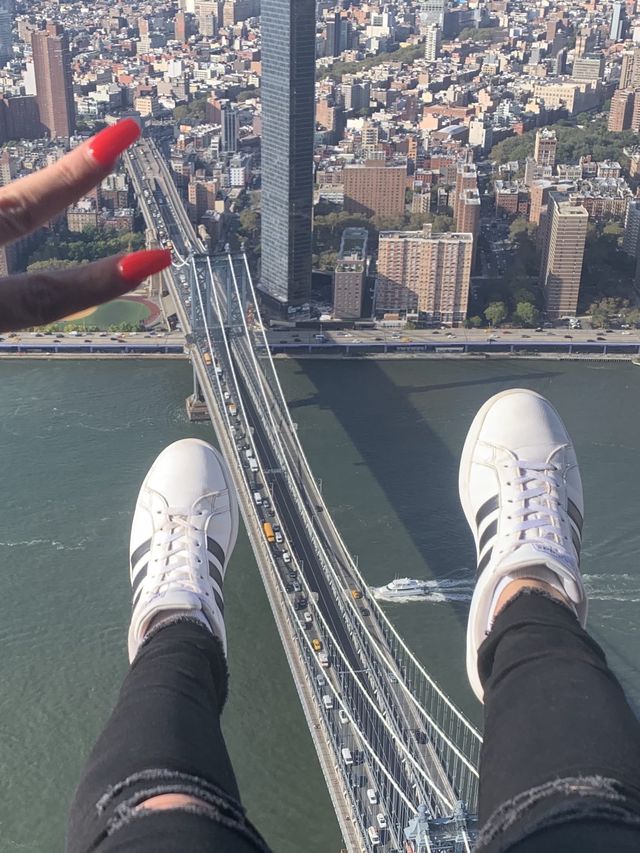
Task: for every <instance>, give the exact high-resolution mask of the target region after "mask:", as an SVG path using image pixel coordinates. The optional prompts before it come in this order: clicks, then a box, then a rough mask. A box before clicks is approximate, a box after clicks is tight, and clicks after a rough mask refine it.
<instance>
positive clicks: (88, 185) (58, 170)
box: [0, 119, 140, 244]
mask: <svg viewBox="0 0 640 853" xmlns="http://www.w3.org/2000/svg"><path fill="white" fill-rule="evenodd" d="M139 133H140V131H139V128H138V126H137V124H136V123H135V122H134V121H133V119H124V120H123V121H121V122H118V123H117V124H116V125H114V126H112V127H109V128H107V129H106V130H103V131H101V132H100V133H98V134H97V135H96V136H94V137H92V138H91V139H89V140H88V141H87V142H83V143H82V145H79V146H78V147H77V148H74V149H73V151H70V152H69V153H68V154H65V156H64V157H61V158H60V159H59V160H58V161H57V162H56V163H54V164H53V165H51V166H47V168H46V169H40V171H38V172H34V173H33V174H31V175H27V176H26V177H24V178H20V179H19V180H17V181H13V182H12V183H10V184H9V185H8V186H6V187H3V188H2V189H0V244H4V243H10V242H11V241H13V240H17V239H18V238H19V237H23V236H24V235H25V234H29V233H30V232H31V231H35V229H36V228H39V227H40V226H41V225H45V224H46V223H47V222H48V221H49V220H50V219H51V218H52V217H53V216H54V215H55V214H56V213H59V212H60V211H62V210H64V209H65V208H66V207H68V206H69V205H70V204H72V203H73V202H74V201H77V200H78V199H79V198H81V197H82V196H83V195H84V194H85V193H87V192H89V190H91V189H93V187H95V185H96V184H98V183H99V182H100V181H101V180H102V179H103V178H104V177H106V176H107V175H108V174H109V172H110V171H111V170H112V168H113V166H114V165H115V163H116V161H117V158H118V156H119V154H121V153H122V151H123V150H124V149H125V148H127V147H128V146H129V145H130V144H131V143H132V142H134V141H135V139H137V137H138V136H139Z"/></svg>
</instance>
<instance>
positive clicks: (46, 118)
mask: <svg viewBox="0 0 640 853" xmlns="http://www.w3.org/2000/svg"><path fill="white" fill-rule="evenodd" d="M31 50H32V53H33V67H34V71H35V77H36V94H37V100H38V107H39V108H40V120H41V121H42V124H43V125H44V126H45V127H46V128H47V130H48V131H49V136H50V137H51V138H52V139H53V138H54V137H57V136H64V137H69V136H71V135H72V134H73V133H74V132H75V127H76V113H75V104H74V102H73V83H72V77H71V56H70V54H69V42H68V39H67V36H66V34H65V32H64V29H63V28H62V26H61V25H60V24H56V23H53V22H52V21H49V22H48V23H47V28H46V29H45V30H37V31H35V32H33V33H32V34H31Z"/></svg>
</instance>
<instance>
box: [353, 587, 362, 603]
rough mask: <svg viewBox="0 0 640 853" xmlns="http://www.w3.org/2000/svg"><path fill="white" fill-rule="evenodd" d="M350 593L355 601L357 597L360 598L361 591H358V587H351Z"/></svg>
mask: <svg viewBox="0 0 640 853" xmlns="http://www.w3.org/2000/svg"><path fill="white" fill-rule="evenodd" d="M351 595H352V596H353V597H354V598H355V599H356V601H357V600H358V599H359V598H362V593H361V592H360V590H359V589H352V590H351Z"/></svg>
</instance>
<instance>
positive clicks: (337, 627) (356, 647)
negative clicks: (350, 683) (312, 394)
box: [129, 146, 455, 849]
mask: <svg viewBox="0 0 640 853" xmlns="http://www.w3.org/2000/svg"><path fill="white" fill-rule="evenodd" d="M140 147H141V146H140ZM132 160H133V161H134V162H133V163H131V162H130V163H129V166H130V168H131V169H132V171H133V172H134V173H135V176H136V178H137V181H138V183H139V185H140V186H141V187H144V186H154V189H155V193H153V192H151V191H149V194H148V195H147V194H143V198H144V201H143V203H142V207H143V212H144V213H145V219H146V220H147V224H148V225H149V226H150V227H153V226H154V225H155V227H156V231H159V230H160V226H161V224H164V230H165V231H166V232H167V233H169V234H170V235H171V238H172V240H173V242H174V245H175V246H176V249H178V251H182V252H183V253H185V254H186V252H187V250H188V249H189V248H195V249H196V250H201V248H202V246H201V244H200V241H199V240H198V239H197V237H196V235H195V233H194V231H193V228H192V226H191V224H190V223H189V222H188V219H187V217H186V214H185V213H184V207H183V206H182V203H181V201H180V199H179V197H178V196H177V192H176V190H175V187H174V185H173V182H172V181H170V179H169V181H167V180H166V176H163V174H162V172H163V169H162V166H160V165H159V163H158V161H157V160H156V159H155V157H154V156H153V155H152V153H149V152H148V151H147V153H146V154H143V153H142V151H138V152H136V156H135V157H133V158H132ZM136 160H137V162H135V161H136ZM149 182H151V183H149ZM145 196H146V198H145ZM199 244H200V245H199ZM172 284H173V286H172V287H171V290H172V291H174V297H175V298H176V301H177V302H181V303H182V307H183V309H186V308H187V307H190V313H191V322H194V323H200V322H201V321H202V319H203V318H202V317H201V316H199V314H201V312H200V309H199V308H197V306H195V304H193V303H192V304H191V305H190V306H188V305H187V303H188V300H189V297H187V296H186V288H184V289H183V291H182V292H181V291H180V287H179V286H178V285H177V283H176V282H175V281H173V283H172ZM194 302H195V300H194ZM179 313H180V314H181V315H183V322H184V319H185V318H186V316H187V314H186V310H183V311H180V312H179ZM184 330H185V332H190V331H191V330H190V329H189V325H188V324H187V325H185V326H184ZM195 342H196V343H197V344H199V345H200V347H201V348H202V351H203V352H206V351H208V342H207V341H205V340H203V339H202V338H201V337H200V338H199V339H198V336H196V341H195ZM243 346H247V347H248V346H250V341H248V340H247V336H245V338H244V340H241V339H238V338H236V339H234V340H233V347H232V348H231V347H230V348H229V353H231V352H232V350H235V351H236V353H239V354H238V355H235V356H232V359H233V360H234V361H235V364H233V365H232V364H226V360H227V358H226V354H225V352H224V348H223V347H220V348H217V349H216V358H217V359H218V360H219V362H220V363H221V364H222V363H224V364H225V367H226V368H227V371H228V373H229V374H232V373H235V375H236V377H237V378H238V388H237V394H238V396H239V397H241V398H242V400H243V403H244V407H245V410H246V413H247V417H248V421H249V424H250V426H251V429H252V437H253V441H254V444H255V447H256V450H257V452H258V454H259V457H260V459H261V462H262V468H263V469H264V470H266V471H278V470H279V469H281V466H282V459H280V458H278V456H277V454H276V452H275V450H274V441H273V438H272V437H271V436H270V435H269V434H268V430H267V427H266V421H265V418H264V413H263V412H261V411H259V410H258V408H257V405H256V402H255V400H254V394H255V388H254V394H252V393H251V389H250V387H249V384H248V381H247V369H248V367H247V363H246V353H245V355H244V356H243V355H241V353H242V349H243ZM208 372H209V373H212V372H213V371H212V370H211V368H209V369H208ZM212 379H213V377H212ZM212 384H213V387H215V384H214V383H212ZM251 384H255V379H254V381H253V382H252V383H251ZM222 405H224V403H222ZM284 433H285V434H286V430H285V431H284ZM289 450H290V452H291V448H290V449H289ZM268 476H269V480H270V482H269V485H270V486H271V489H272V491H271V494H272V498H273V504H274V508H277V513H278V517H279V519H281V521H282V526H283V528H284V530H286V533H287V537H288V540H289V542H290V544H291V548H292V551H293V553H294V554H295V555H296V557H297V559H298V560H299V561H300V563H301V565H302V568H303V576H304V579H305V581H306V583H307V584H308V585H309V588H310V590H311V591H312V593H313V594H314V599H315V601H316V606H317V607H318V609H319V611H320V612H321V614H322V616H323V617H324V619H325V620H326V624H327V626H328V628H329V630H330V632H331V634H332V635H333V640H334V641H335V642H336V643H337V645H338V646H339V647H340V648H341V649H342V651H343V654H344V655H345V658H346V661H347V662H348V664H349V666H350V668H351V669H352V670H354V671H355V672H356V673H357V675H356V678H357V681H358V689H359V690H361V691H362V692H363V693H366V694H367V695H368V696H369V697H371V698H372V699H373V701H374V702H376V704H378V705H379V706H380V707H381V708H382V709H383V713H384V714H385V716H387V717H388V718H389V717H396V718H397V717H398V716H401V717H404V721H403V722H404V724H403V726H402V729H403V731H399V730H398V729H397V725H394V726H393V728H394V730H395V732H396V736H392V735H390V734H389V732H388V731H387V728H386V727H385V726H384V725H382V724H381V723H380V720H379V718H377V717H375V716H374V715H372V714H370V713H369V714H366V715H365V716H364V718H363V719H361V720H360V721H359V722H360V723H361V725H363V727H364V734H365V736H366V738H367V740H368V741H369V743H370V744H371V745H372V746H373V747H374V749H375V752H376V754H377V755H380V756H384V758H385V767H386V769H387V772H388V773H389V774H390V776H391V777H392V779H393V782H394V783H395V785H396V786H397V787H398V788H399V789H400V790H402V791H404V792H405V793H406V794H407V795H413V796H414V797H415V793H413V792H412V789H416V788H417V789H420V788H422V787H423V784H421V785H418V783H417V782H416V776H415V774H414V773H412V772H411V771H410V770H409V772H408V771H407V768H406V761H405V760H404V758H403V756H402V752H400V751H398V749H397V740H401V741H405V742H406V741H407V740H408V734H409V732H408V730H407V727H408V726H410V725H411V724H413V725H418V726H420V725H421V720H420V718H416V717H415V716H413V709H412V708H411V706H410V705H408V704H407V703H406V701H405V700H404V697H400V696H395V695H393V693H394V689H393V688H390V686H389V682H388V678H387V675H388V672H389V671H393V668H394V666H395V665H394V663H393V657H392V656H391V655H390V653H389V652H387V653H386V654H381V649H380V648H365V649H364V652H365V653H364V654H363V647H366V645H367V643H368V638H367V637H366V636H364V635H363V633H362V628H361V626H357V625H356V626H354V624H353V623H351V622H350V621H349V620H347V621H345V617H346V615H347V614H346V610H345V607H344V602H342V603H341V604H340V603H339V602H340V593H338V591H337V590H336V589H335V588H332V586H333V584H332V582H331V581H330V580H329V578H328V577H327V574H326V570H325V567H324V566H323V565H322V562H321V561H320V559H319V557H318V553H317V544H316V543H315V542H314V541H313V535H312V534H311V533H310V532H309V530H308V529H307V527H306V525H305V524H304V522H303V521H301V518H300V510H299V508H298V505H297V504H296V502H295V500H294V498H293V495H292V492H291V490H290V485H289V484H288V483H287V481H286V478H285V477H284V476H282V474H271V475H268ZM298 485H299V487H300V491H301V492H302V494H305V495H306V503H307V506H308V507H309V508H311V509H312V514H313V516H314V523H316V524H318V527H319V528H321V529H322V538H323V539H324V540H325V543H326V544H327V545H328V546H329V548H330V553H331V554H332V555H333V556H334V557H336V556H337V554H338V553H339V551H340V548H341V545H342V543H341V542H335V541H332V533H333V531H332V528H331V526H330V525H329V524H327V522H326V517H325V516H323V515H321V514H320V513H318V512H317V510H316V509H315V504H314V498H313V496H312V497H311V498H310V499H309V497H308V495H307V493H306V490H305V489H304V483H303V482H302V478H301V481H300V482H299V484H298ZM314 485H315V483H314ZM334 529H335V528H334ZM337 563H338V566H339V569H340V571H341V573H342V575H343V578H344V582H345V584H346V586H347V587H348V586H349V585H352V586H353V585H354V584H355V581H354V579H353V578H352V577H350V576H349V573H348V569H347V568H346V565H345V564H344V563H342V562H341V561H340V560H337ZM342 592H343V593H345V594H346V595H347V596H348V594H349V592H348V589H347V590H343V591H342ZM369 621H371V620H369ZM371 624H373V623H371ZM358 628H359V629H360V630H359V631H358ZM356 635H358V636H357V639H356ZM376 645H377V643H376ZM362 657H365V659H366V660H365V661H364V663H369V664H371V661H374V662H375V661H377V662H378V664H381V666H380V665H378V666H375V664H374V665H373V666H372V665H369V666H364V665H363V659H362ZM333 662H334V665H335V663H336V659H335V657H334V661H333ZM338 663H339V662H338ZM339 665H341V664H339ZM343 686H344V685H343ZM346 698H347V699H348V698H349V697H346ZM390 703H396V705H397V707H396V709H395V713H394V709H393V708H392V707H391V706H390ZM398 708H400V709H402V714H400V715H398ZM361 710H362V709H361ZM388 712H391V713H388ZM408 716H413V719H411V720H409V719H408ZM388 722H393V721H392V720H389V719H388ZM414 746H415V744H414ZM365 757H366V756H365ZM434 757H435V753H433V752H432V754H431V759H432V760H431V761H429V762H428V763H429V764H431V769H432V770H433V769H435V768H438V769H439V772H438V777H439V779H438V781H439V783H440V785H441V786H442V787H443V788H444V789H445V790H446V791H447V794H449V795H450V796H451V795H452V794H453V792H452V790H451V788H450V785H449V782H448V779H447V777H446V773H445V771H444V769H443V768H442V766H441V765H439V764H438V762H437V761H434V760H433V759H434ZM338 761H340V756H339V755H338ZM373 779H376V780H378V781H379V779H380V774H379V773H377V772H376V770H375V769H374V771H373V772H371V771H369V782H371V780H373ZM367 784H369V783H367ZM359 787H360V788H363V787H365V786H362V785H360V786H359ZM371 787H374V788H376V787H379V784H378V785H376V784H373V783H372V784H371ZM363 793H364V791H363V790H361V791H360V792H352V793H351V795H352V797H354V799H363ZM453 799H454V800H455V797H453ZM359 805H360V807H361V809H362V806H364V807H365V810H366V811H368V812H369V820H370V811H371V809H370V807H369V808H368V809H367V808H366V807H367V804H366V802H365V803H360V804H359ZM372 822H373V821H371V823H372ZM362 828H363V829H364V826H362ZM401 829H402V827H401V826H398V827H397V830H401ZM392 834H394V833H392V832H387V833H386V835H387V836H388V837H389V840H391V836H392ZM365 843H366V841H365ZM394 843H395V844H401V838H400V837H396V839H395V841H394ZM384 848H385V849H388V845H387V844H385V845H384ZM377 849H382V848H381V847H378V848H377Z"/></svg>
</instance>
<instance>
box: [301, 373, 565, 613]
mask: <svg viewBox="0 0 640 853" xmlns="http://www.w3.org/2000/svg"><path fill="white" fill-rule="evenodd" d="M396 364H397V363H395V362H381V361H377V362H374V361H367V362H364V361H358V362H355V361H354V362H349V361H344V362H336V361H332V362H327V361H319V360H318V361H314V360H312V359H309V360H305V361H303V362H302V361H301V362H299V367H300V370H301V372H302V373H303V374H304V375H305V376H306V377H307V378H308V379H309V380H310V381H311V382H312V383H313V385H314V387H315V389H316V393H315V394H313V395H311V396H309V397H305V398H304V399H302V400H298V401H295V400H294V401H292V402H291V403H290V408H291V410H292V413H295V411H296V410H299V409H300V408H304V407H320V408H328V407H329V405H330V408H331V411H332V414H333V415H334V416H335V418H336V419H337V420H338V422H339V424H340V426H341V427H342V428H343V429H344V431H345V433H346V434H347V435H348V437H349V439H350V441H351V442H352V444H353V446H354V448H355V450H356V451H357V453H358V454H359V456H360V457H361V459H362V464H363V465H365V466H366V467H367V469H368V470H369V472H370V473H371V475H372V476H373V477H374V478H375V480H376V481H377V483H378V485H379V486H380V488H381V489H382V491H383V492H384V494H385V496H386V498H387V500H388V502H389V504H390V506H391V508H392V509H393V512H394V513H395V514H396V516H397V520H399V521H400V522H401V523H402V525H403V526H404V528H405V531H406V535H407V536H408V538H409V539H410V540H411V542H412V543H413V545H414V546H415V549H416V550H417V552H418V554H419V555H420V557H421V558H422V561H423V563H424V565H425V566H427V567H428V572H429V574H430V575H431V577H432V578H433V579H434V580H436V581H439V582H440V581H445V583H446V582H451V581H452V580H455V579H456V577H457V578H460V579H461V580H463V581H465V580H466V581H467V584H468V581H469V579H470V578H471V577H472V571H473V567H474V566H475V551H474V547H473V542H472V539H471V536H470V533H469V529H468V527H467V524H466V521H465V519H464V516H463V514H462V510H461V508H460V502H459V498H458V463H459V453H460V451H461V450H462V444H463V441H464V436H465V435H466V431H467V429H468V426H469V424H470V423H471V420H472V418H473V415H474V413H475V410H476V408H477V407H474V403H475V401H476V399H479V400H480V402H479V403H478V405H480V403H481V402H482V400H483V399H486V398H488V397H490V396H491V395H493V394H494V393H497V392H498V391H500V390H503V389H504V388H508V387H514V386H519V385H531V384H532V383H533V384H539V383H540V382H541V381H542V382H544V380H546V379H549V378H552V377H554V376H556V375H557V374H558V372H559V369H558V368H557V367H556V366H555V365H554V369H553V370H550V371H544V372H542V371H538V372H533V371H527V372H526V373H517V372H506V371H505V372H504V373H502V372H501V371H492V375H488V376H483V377H480V378H478V377H477V371H476V377H473V376H469V378H468V379H462V380H456V381H452V382H433V383H429V382H425V383H415V382H414V383H413V384H406V385H403V384H401V383H400V382H399V381H396V379H395V378H394V376H393V368H394V366H395V365H396ZM414 364H415V365H423V366H424V373H436V372H437V370H438V365H439V364H441V363H440V362H426V361H422V362H414ZM418 369H420V368H418ZM338 376H339V377H340V378H339V379H338V381H336V379H337V377H338ZM434 378H435V377H434ZM341 380H342V381H341ZM471 388H476V389H478V388H486V393H484V394H483V395H481V396H480V397H479V396H478V394H477V393H475V394H473V395H470V398H469V401H468V404H467V402H465V405H464V406H461V415H460V419H459V422H458V421H457V419H456V421H457V422H456V423H455V424H454V425H452V427H451V429H450V430H449V432H450V435H448V436H447V441H446V442H445V441H444V440H443V438H442V437H441V435H439V434H438V433H437V432H436V430H435V429H434V428H433V427H432V426H431V425H430V422H429V421H430V418H429V415H431V411H429V395H430V394H435V393H436V392H446V391H449V390H456V389H460V390H461V391H462V392H464V389H471ZM425 395H426V398H427V399H426V401H425V399H424V398H425ZM460 400H461V402H464V400H465V398H464V394H461V395H460ZM327 401H331V403H330V404H329V403H328V402H327ZM433 402H434V405H438V402H437V400H435V399H434V401H433ZM420 403H424V405H422V406H421V405H420ZM450 405H451V401H450V400H449V406H450ZM434 414H436V415H437V410H436V412H434ZM436 420H437V417H436ZM385 422H387V424H388V429H385V427H384V424H385ZM449 439H450V440H449ZM316 473H319V472H316ZM327 485H328V487H329V488H333V489H335V486H336V484H335V483H334V484H332V486H330V485H329V484H327ZM339 486H340V484H338V489H339ZM350 496H351V493H350ZM356 500H357V499H356ZM366 501H367V496H366V494H364V495H362V504H361V512H363V513H364V512H365V511H366ZM358 505H359V504H358V503H357V502H356V503H355V506H354V510H353V512H354V515H356V516H357V515H358ZM427 513H428V516H429V517H428V520H427V521H425V516H426V514H427ZM370 533H371V536H372V537H373V542H372V545H371V546H369V550H371V548H372V546H375V549H376V554H377V557H376V563H377V564H378V565H383V566H384V567H385V568H384V569H383V570H384V572H385V576H384V578H382V577H381V578H374V577H372V578H368V580H371V581H372V582H382V581H384V582H385V583H386V582H387V580H389V579H390V578H391V577H393V576H394V575H395V576H403V575H405V574H408V575H412V570H411V567H410V566H407V565H406V564H403V565H400V566H399V565H397V555H396V560H395V564H394V550H393V542H392V541H390V540H392V537H389V535H388V533H389V530H388V529H387V530H386V531H385V533H386V534H387V535H385V536H383V537H381V538H380V539H378V537H379V536H380V534H379V533H376V531H375V530H374V531H370ZM434 534H435V535H434ZM378 549H382V550H381V551H380V550H378ZM416 576H417V577H421V576H424V569H423V568H422V567H420V570H419V573H418V574H417V575H416ZM469 588H470V587H469ZM458 598H465V596H458ZM447 600H449V599H447ZM449 603H450V605H451V607H452V608H453V610H454V611H455V613H456V615H457V617H458V619H459V620H460V621H461V622H463V623H464V622H466V614H467V611H468V600H456V597H455V596H452V600H450V602H449Z"/></svg>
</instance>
